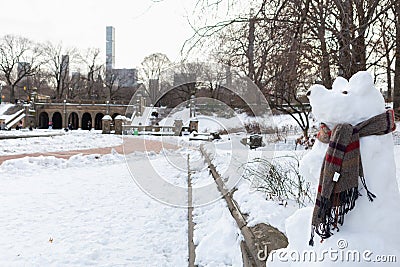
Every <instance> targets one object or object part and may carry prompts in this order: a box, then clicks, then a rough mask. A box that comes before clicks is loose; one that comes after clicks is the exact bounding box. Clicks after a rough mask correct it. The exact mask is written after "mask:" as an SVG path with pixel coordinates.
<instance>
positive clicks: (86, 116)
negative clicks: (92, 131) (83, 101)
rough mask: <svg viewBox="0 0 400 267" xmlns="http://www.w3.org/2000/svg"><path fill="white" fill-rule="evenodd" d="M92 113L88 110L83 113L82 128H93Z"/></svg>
mask: <svg viewBox="0 0 400 267" xmlns="http://www.w3.org/2000/svg"><path fill="white" fill-rule="evenodd" d="M89 122H90V127H89ZM92 125H93V123H92V115H91V114H90V113H88V112H85V113H83V115H82V124H81V128H82V130H89V128H92Z"/></svg>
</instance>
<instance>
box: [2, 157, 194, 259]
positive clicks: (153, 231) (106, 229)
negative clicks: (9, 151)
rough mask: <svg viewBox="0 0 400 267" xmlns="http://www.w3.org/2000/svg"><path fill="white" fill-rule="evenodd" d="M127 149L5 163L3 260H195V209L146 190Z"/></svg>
mask: <svg viewBox="0 0 400 267" xmlns="http://www.w3.org/2000/svg"><path fill="white" fill-rule="evenodd" d="M121 157H122V156H120V155H117V154H115V153H114V154H109V155H104V156H100V155H89V156H82V155H77V156H74V157H72V158H71V159H69V160H63V159H56V158H54V157H38V158H23V159H16V160H10V161H6V162H5V163H4V164H2V165H1V166H0V173H1V174H0V176H1V180H0V184H1V186H0V201H1V203H2V205H1V206H0V212H1V214H2V216H1V218H0V228H1V229H2V231H0V251H2V253H1V255H0V265H1V266H24V265H29V266H65V265H68V266H86V265H91V266H93V265H95V266H99V265H101V266H117V265H121V266H126V265H134V266H185V265H187V255H188V251H187V211H186V210H185V209H179V208H174V207H170V206H166V205H164V204H161V203H159V202H157V201H155V200H153V199H151V198H150V197H148V196H147V195H146V194H145V193H143V192H142V191H141V190H140V189H139V187H137V186H136V184H135V183H134V182H133V181H132V178H131V176H130V174H129V172H128V169H127V168H126V165H125V162H124V161H123V160H122V158H121ZM136 157H137V160H138V161H139V160H140V159H141V158H142V157H143V155H136ZM169 174H170V175H176V172H172V173H171V170H169Z"/></svg>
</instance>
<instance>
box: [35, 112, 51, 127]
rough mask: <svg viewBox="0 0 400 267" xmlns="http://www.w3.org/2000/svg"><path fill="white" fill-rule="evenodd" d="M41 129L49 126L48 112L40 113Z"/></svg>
mask: <svg viewBox="0 0 400 267" xmlns="http://www.w3.org/2000/svg"><path fill="white" fill-rule="evenodd" d="M38 127H39V129H47V128H49V114H47V112H44V111H43V112H41V113H40V114H39V125H38Z"/></svg>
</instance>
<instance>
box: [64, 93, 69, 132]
mask: <svg viewBox="0 0 400 267" xmlns="http://www.w3.org/2000/svg"><path fill="white" fill-rule="evenodd" d="M63 102H64V128H67V126H68V124H67V100H66V99H64V101H63Z"/></svg>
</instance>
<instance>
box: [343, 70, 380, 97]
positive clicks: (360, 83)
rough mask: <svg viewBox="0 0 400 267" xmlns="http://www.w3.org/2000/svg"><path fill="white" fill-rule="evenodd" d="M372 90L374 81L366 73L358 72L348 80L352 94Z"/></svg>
mask: <svg viewBox="0 0 400 267" xmlns="http://www.w3.org/2000/svg"><path fill="white" fill-rule="evenodd" d="M374 88H375V86H374V80H373V78H372V75H371V74H370V73H369V72H368V71H359V72H357V73H356V74H354V75H353V76H352V77H351V78H350V80H349V89H350V91H352V92H354V93H358V94H363V93H367V92H368V91H369V90H371V89H374Z"/></svg>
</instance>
